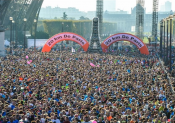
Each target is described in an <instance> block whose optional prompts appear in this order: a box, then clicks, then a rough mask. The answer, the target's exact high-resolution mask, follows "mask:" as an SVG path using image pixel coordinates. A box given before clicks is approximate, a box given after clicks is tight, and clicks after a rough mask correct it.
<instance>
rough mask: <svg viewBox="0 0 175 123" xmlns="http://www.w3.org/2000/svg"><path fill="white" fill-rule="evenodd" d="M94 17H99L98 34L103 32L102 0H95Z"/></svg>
mask: <svg viewBox="0 0 175 123" xmlns="http://www.w3.org/2000/svg"><path fill="white" fill-rule="evenodd" d="M96 17H98V19H99V36H100V37H101V35H102V34H103V0H97V4H96Z"/></svg>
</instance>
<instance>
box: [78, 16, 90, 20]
mask: <svg viewBox="0 0 175 123" xmlns="http://www.w3.org/2000/svg"><path fill="white" fill-rule="evenodd" d="M79 20H90V19H89V18H85V17H84V16H81V17H80V19H79Z"/></svg>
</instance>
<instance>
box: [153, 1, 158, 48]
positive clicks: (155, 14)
mask: <svg viewBox="0 0 175 123" xmlns="http://www.w3.org/2000/svg"><path fill="white" fill-rule="evenodd" d="M158 4H159V0H153V14H152V36H153V41H155V42H157V27H158ZM155 46H156V45H155Z"/></svg>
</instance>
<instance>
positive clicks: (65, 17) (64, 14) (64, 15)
mask: <svg viewBox="0 0 175 123" xmlns="http://www.w3.org/2000/svg"><path fill="white" fill-rule="evenodd" d="M62 19H63V20H67V14H66V12H63V17H62Z"/></svg>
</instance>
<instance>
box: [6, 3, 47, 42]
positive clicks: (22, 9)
mask: <svg viewBox="0 0 175 123" xmlns="http://www.w3.org/2000/svg"><path fill="white" fill-rule="evenodd" d="M11 1H13V2H11V3H10V5H9V7H8V10H7V14H6V16H5V21H4V26H5V27H6V28H8V26H9V25H10V21H9V17H13V19H14V21H15V33H16V34H15V41H23V39H20V37H21V36H20V35H21V34H22V33H23V31H24V29H25V31H32V27H34V25H36V23H35V24H34V19H36V20H38V16H39V12H40V9H41V6H42V3H43V1H44V0H11ZM24 18H26V19H27V22H24V21H23V20H24ZM31 33H32V32H31ZM21 38H22V37H21ZM18 43H19V42H18Z"/></svg>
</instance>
